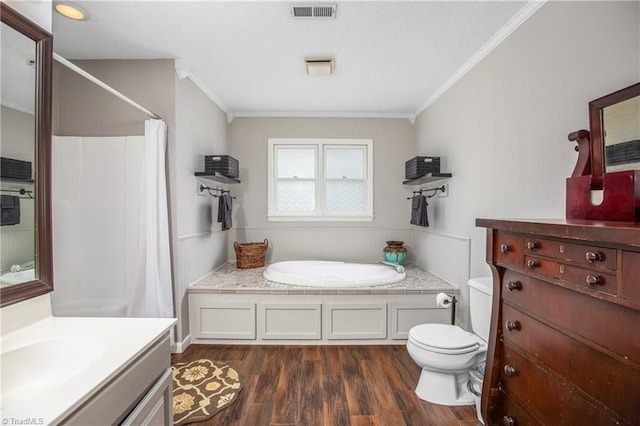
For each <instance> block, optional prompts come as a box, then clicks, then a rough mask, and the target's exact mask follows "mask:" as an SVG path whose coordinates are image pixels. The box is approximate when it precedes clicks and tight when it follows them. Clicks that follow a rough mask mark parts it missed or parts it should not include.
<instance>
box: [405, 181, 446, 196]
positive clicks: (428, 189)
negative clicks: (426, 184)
mask: <svg viewBox="0 0 640 426" xmlns="http://www.w3.org/2000/svg"><path fill="white" fill-rule="evenodd" d="M429 191H433V194H430V195H426V197H427V198H432V197H435V196H436V194H437V193H438V192H442V193H443V194H444V193H445V192H447V187H446V185H442V186H439V187H437V188H420V189H419V190H418V191H413V195H412V196H411V197H407V200H411V199H413V197H415V196H416V195H422V193H423V192H429Z"/></svg>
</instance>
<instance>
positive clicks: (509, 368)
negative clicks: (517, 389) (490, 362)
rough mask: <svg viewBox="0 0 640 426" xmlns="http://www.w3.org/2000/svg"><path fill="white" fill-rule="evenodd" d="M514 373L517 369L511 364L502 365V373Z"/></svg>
mask: <svg viewBox="0 0 640 426" xmlns="http://www.w3.org/2000/svg"><path fill="white" fill-rule="evenodd" d="M516 373H517V370H516V368H515V367H514V366H513V365H505V366H504V374H506V375H507V376H508V377H511V376H515V374H516Z"/></svg>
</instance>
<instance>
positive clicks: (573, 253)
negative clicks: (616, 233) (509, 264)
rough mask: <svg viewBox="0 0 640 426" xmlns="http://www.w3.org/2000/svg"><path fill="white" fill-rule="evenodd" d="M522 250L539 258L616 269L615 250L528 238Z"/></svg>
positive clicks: (525, 239)
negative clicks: (546, 257)
mask: <svg viewBox="0 0 640 426" xmlns="http://www.w3.org/2000/svg"><path fill="white" fill-rule="evenodd" d="M524 250H525V253H527V254H531V253H535V254H537V255H540V256H548V257H552V258H554V259H561V260H567V261H570V262H576V263H581V264H584V265H588V266H589V267H593V268H607V269H611V270H614V269H616V250H614V249H609V248H603V247H595V246H587V245H582V244H573V243H566V242H562V241H554V240H544V239H538V238H535V237H532V236H528V237H525V238H524Z"/></svg>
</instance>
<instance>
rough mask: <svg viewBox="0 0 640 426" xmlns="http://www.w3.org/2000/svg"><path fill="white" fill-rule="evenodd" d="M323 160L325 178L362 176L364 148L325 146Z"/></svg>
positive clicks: (355, 177)
mask: <svg viewBox="0 0 640 426" xmlns="http://www.w3.org/2000/svg"><path fill="white" fill-rule="evenodd" d="M324 161H325V164H326V177H327V178H342V177H348V178H352V179H362V178H364V149H359V148H344V149H339V148H327V149H326V150H325V160H324Z"/></svg>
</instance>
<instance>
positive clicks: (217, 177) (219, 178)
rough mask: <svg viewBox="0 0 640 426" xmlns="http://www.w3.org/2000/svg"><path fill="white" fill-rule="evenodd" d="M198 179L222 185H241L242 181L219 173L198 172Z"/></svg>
mask: <svg viewBox="0 0 640 426" xmlns="http://www.w3.org/2000/svg"><path fill="white" fill-rule="evenodd" d="M196 177H199V178H200V179H206V180H210V181H213V182H220V183H240V179H236V178H231V177H227V176H223V175H221V174H220V173H217V172H214V173H210V172H196Z"/></svg>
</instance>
